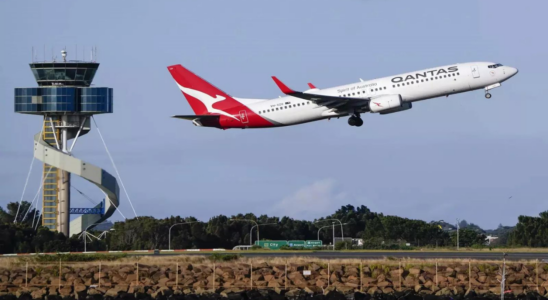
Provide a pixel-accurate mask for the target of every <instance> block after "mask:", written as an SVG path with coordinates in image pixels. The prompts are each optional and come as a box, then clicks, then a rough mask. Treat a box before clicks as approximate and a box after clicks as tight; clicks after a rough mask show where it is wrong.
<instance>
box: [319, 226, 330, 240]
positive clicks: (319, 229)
mask: <svg viewBox="0 0 548 300" xmlns="http://www.w3.org/2000/svg"><path fill="white" fill-rule="evenodd" d="M327 227H331V225H327V226H324V227H320V229H318V241H319V240H320V231H321V230H322V229H324V228H327Z"/></svg>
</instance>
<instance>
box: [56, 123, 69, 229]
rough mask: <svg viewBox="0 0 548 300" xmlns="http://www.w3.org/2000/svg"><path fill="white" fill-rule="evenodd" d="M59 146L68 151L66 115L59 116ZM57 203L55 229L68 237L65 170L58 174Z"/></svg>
mask: <svg viewBox="0 0 548 300" xmlns="http://www.w3.org/2000/svg"><path fill="white" fill-rule="evenodd" d="M60 121H61V122H60V125H61V126H60V129H61V137H60V146H61V151H63V152H64V153H68V150H67V149H68V130H69V123H68V116H67V115H64V116H61V120H60ZM58 187H59V204H58V206H57V211H58V212H59V219H58V222H57V224H58V225H57V227H58V228H57V231H58V232H62V233H63V234H64V235H65V236H66V237H69V234H70V233H69V228H70V226H69V225H70V173H69V172H67V171H61V172H60V176H59V184H58Z"/></svg>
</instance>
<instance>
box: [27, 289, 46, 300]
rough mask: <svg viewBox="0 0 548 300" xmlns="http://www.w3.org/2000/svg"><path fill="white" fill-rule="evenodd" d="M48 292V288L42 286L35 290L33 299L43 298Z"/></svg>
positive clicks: (32, 295) (32, 294)
mask: <svg viewBox="0 0 548 300" xmlns="http://www.w3.org/2000/svg"><path fill="white" fill-rule="evenodd" d="M47 293H48V290H47V288H42V289H39V290H36V291H33V292H32V293H31V294H30V295H31V297H32V298H33V299H42V297H44V296H45V295H46V294H47Z"/></svg>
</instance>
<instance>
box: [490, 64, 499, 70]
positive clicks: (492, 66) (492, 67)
mask: <svg viewBox="0 0 548 300" xmlns="http://www.w3.org/2000/svg"><path fill="white" fill-rule="evenodd" d="M498 67H502V64H494V65H490V66H488V68H489V69H496V68H498Z"/></svg>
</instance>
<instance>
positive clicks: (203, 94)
mask: <svg viewBox="0 0 548 300" xmlns="http://www.w3.org/2000/svg"><path fill="white" fill-rule="evenodd" d="M167 68H168V70H169V72H170V73H171V76H173V79H175V82H177V84H178V85H179V88H180V89H181V91H182V92H183V95H185V98H186V100H187V101H188V103H189V104H190V106H191V107H192V110H194V112H195V113H196V114H197V115H205V114H211V113H213V114H215V113H217V111H216V109H212V107H213V104H214V103H216V102H219V101H223V100H225V99H232V98H231V97H230V96H229V95H228V94H227V93H225V92H223V91H222V90H220V89H218V88H217V87H215V86H214V85H212V84H211V83H209V82H207V81H205V80H204V79H202V78H200V77H199V76H197V75H196V74H194V73H192V72H191V71H189V70H187V69H185V68H184V67H183V66H181V65H173V66H169V67H167ZM227 104H228V103H227Z"/></svg>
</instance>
